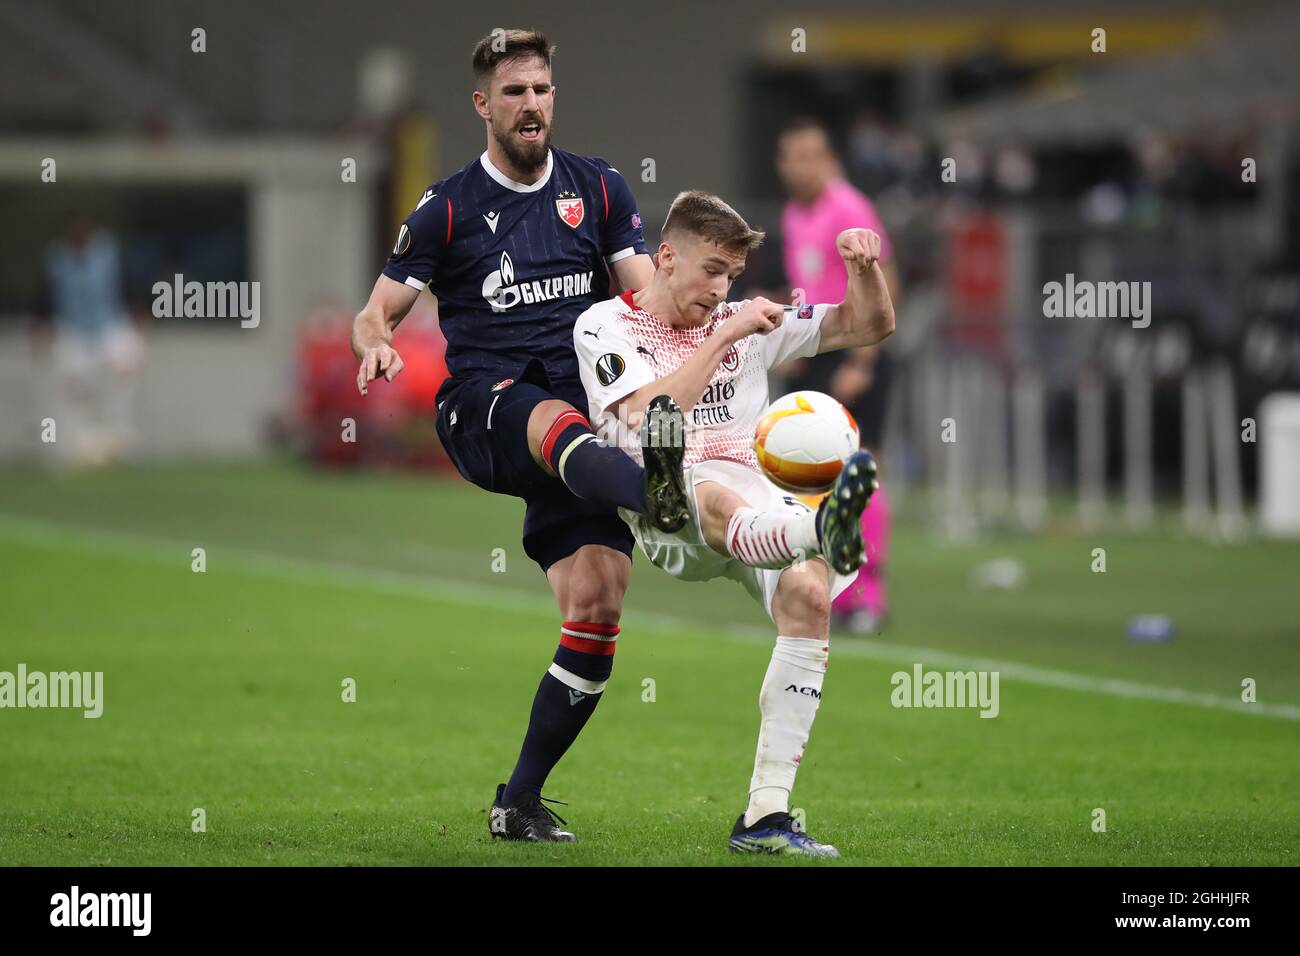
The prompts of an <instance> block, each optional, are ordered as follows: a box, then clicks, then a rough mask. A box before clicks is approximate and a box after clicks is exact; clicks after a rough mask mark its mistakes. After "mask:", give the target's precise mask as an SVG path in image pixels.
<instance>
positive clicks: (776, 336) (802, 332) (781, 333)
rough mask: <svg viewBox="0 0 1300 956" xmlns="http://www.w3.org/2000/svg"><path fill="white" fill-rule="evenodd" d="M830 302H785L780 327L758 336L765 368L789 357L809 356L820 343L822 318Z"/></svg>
mask: <svg viewBox="0 0 1300 956" xmlns="http://www.w3.org/2000/svg"><path fill="white" fill-rule="evenodd" d="M829 309H830V306H829V305H787V306H786V307H785V315H783V316H782V317H781V327H780V328H779V329H777V330H775V331H773V332H769V333H768V334H767V335H761V336H759V341H760V342H761V343H762V345H763V359H764V361H765V362H766V363H767V367H768V368H773V367H775V366H777V365H780V364H781V363H782V362H785V361H788V360H789V359H792V358H811V357H812V356H814V355H816V354H817V350H818V349H819V348H820V347H821V339H822V322H823V321H824V320H825V318H826V312H827V311H828V310H829Z"/></svg>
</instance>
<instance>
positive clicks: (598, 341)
mask: <svg viewBox="0 0 1300 956" xmlns="http://www.w3.org/2000/svg"><path fill="white" fill-rule="evenodd" d="M620 325H621V323H620V321H619V319H618V318H617V316H616V313H613V312H611V311H610V309H609V308H608V307H607V306H604V304H603V303H602V304H600V305H594V306H592V307H591V308H590V309H588V310H587V311H586V312H584V313H582V315H580V316H578V321H577V322H575V323H574V325H573V348H574V351H576V352H577V354H578V371H579V374H580V375H581V376H582V387H583V388H584V389H585V390H586V392H587V399H588V401H589V402H590V403H591V411H592V415H593V416H594V417H599V416H600V415H603V414H604V413H605V411H606V410H607V409H609V408H610V406H612V405H616V404H617V403H618V401H619V399H622V398H625V397H626V396H628V395H630V394H632V393H633V392H635V391H636V390H637V389H638V388H640V387H641V386H642V385H649V384H650V383H651V382H653V381H654V380H655V379H656V378H658V376H657V375H656V374H655V372H654V369H652V368H651V367H650V365H649V364H648V363H647V362H646V361H645V359H643V358H641V356H640V355H638V354H637V351H636V345H635V343H633V341H632V340H631V339H630V338H629V337H628V336H627V335H626V334H624V332H623V331H622V329H621V328H620Z"/></svg>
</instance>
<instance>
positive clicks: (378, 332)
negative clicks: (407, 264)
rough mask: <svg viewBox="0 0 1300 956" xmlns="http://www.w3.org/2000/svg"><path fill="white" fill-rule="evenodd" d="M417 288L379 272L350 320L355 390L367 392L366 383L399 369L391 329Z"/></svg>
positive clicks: (393, 374) (412, 300)
mask: <svg viewBox="0 0 1300 956" xmlns="http://www.w3.org/2000/svg"><path fill="white" fill-rule="evenodd" d="M419 295H420V290H419V289H416V288H413V287H412V286H409V285H406V284H404V283H401V282H396V281H394V280H393V279H390V278H389V277H388V276H386V275H381V276H380V277H379V280H378V281H377V282H376V283H375V287H374V289H373V290H372V291H371V293H370V301H368V302H367V303H366V305H365V308H363V309H362V310H361V311H360V312H358V313H357V317H356V318H355V319H353V320H352V354H353V355H355V356H356V357H357V361H358V362H360V363H361V367H360V368H359V369H358V370H357V390H358V391H359V392H361V394H362V395H365V394H366V390H367V386H368V384H369V383H370V382H371V381H372V380H374V379H376V378H378V377H379V376H380V375H383V376H384V378H386V379H387V380H388V381H390V382H391V381H392V380H393V379H394V378H396V377H397V373H398V372H400V371H401V370H402V365H403V363H402V357H401V356H400V355H398V354H397V350H396V349H394V348H393V347H392V341H393V330H394V329H396V328H397V323H399V322H401V321H402V319H404V318H405V317H406V313H407V312H409V311H411V306H412V305H414V304H415V300H416V298H418V297H419Z"/></svg>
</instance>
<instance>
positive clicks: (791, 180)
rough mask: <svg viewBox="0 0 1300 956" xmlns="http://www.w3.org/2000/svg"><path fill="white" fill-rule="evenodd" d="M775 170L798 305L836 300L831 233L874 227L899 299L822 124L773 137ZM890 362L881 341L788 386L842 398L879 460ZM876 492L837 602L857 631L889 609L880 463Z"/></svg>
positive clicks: (844, 621) (813, 363)
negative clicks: (860, 560)
mask: <svg viewBox="0 0 1300 956" xmlns="http://www.w3.org/2000/svg"><path fill="white" fill-rule="evenodd" d="M776 167H777V172H778V173H779V174H780V176H781V180H782V182H783V183H784V184H785V189H786V192H787V193H788V194H789V196H790V200H789V202H787V203H786V204H785V208H784V209H783V210H782V214H781V234H782V239H783V246H784V255H785V272H786V277H787V278H788V279H789V281H790V285H791V286H792V287H793V288H794V289H800V290H802V299H801V301H803V302H839V301H840V300H841V299H843V298H844V291H845V288H846V286H847V284H848V275H847V273H846V272H845V269H844V260H843V259H841V258H840V256H839V254H838V253H837V252H836V251H835V237H836V236H837V235H839V233H840V232H842V231H843V230H845V229H850V228H854V227H861V228H866V229H871V230H873V231H875V232H876V233H878V234H879V235H880V238H881V247H882V254H881V257H880V265H881V268H882V269H883V271H884V273H885V280H886V282H887V283H888V285H889V294H890V296H891V297H892V298H893V301H894V302H895V304H897V302H898V269H897V268H896V266H895V265H894V262H893V249H892V247H891V245H890V241H889V234H888V232H887V231H886V230H885V227H884V224H883V223H882V222H881V221H880V217H879V216H878V215H877V214H876V210H875V208H874V207H873V206H872V205H871V201H870V200H869V199H867V197H866V196H864V195H863V194H862V193H861V192H859V191H858V190H857V189H856V188H854V187H853V185H852V184H850V183H849V182H848V181H847V180H845V178H844V172H843V168H842V167H841V165H840V161H839V158H838V157H837V156H836V155H835V152H834V150H833V148H832V147H831V142H830V137H829V135H828V134H827V132H826V130H825V128H824V127H822V126H821V125H820V124H819V123H817V122H816V121H813V120H798V121H796V122H794V123H792V124H791V125H790V126H788V127H786V129H785V130H783V131H782V133H781V135H780V138H779V139H778V141H777V156H776ZM892 371H893V367H892V362H891V360H890V359H889V357H888V354H887V353H886V352H884V351H883V347H882V346H870V347H867V348H860V349H851V350H847V351H844V352H832V353H828V354H825V355H819V356H816V357H815V358H812V359H808V360H806V361H805V362H803V363H801V364H800V365H799V366H798V367H795V366H793V365H792V366H791V369H790V375H789V378H790V386H791V388H794V389H815V390H817V391H820V392H826V393H828V394H830V395H832V396H833V397H835V398H836V399H838V400H839V401H840V403H841V404H843V405H844V406H845V407H846V408H848V409H849V411H850V412H852V413H853V417H854V418H855V419H857V422H858V428H859V431H860V435H861V439H862V444H863V447H865V448H867V449H868V450H869V451H870V452H871V453H872V454H873V455H875V457H876V459H877V461H879V460H880V442H881V432H882V431H883V428H884V420H885V403H886V400H887V397H888V393H889V387H890V380H891V378H892ZM881 465H882V477H881V482H880V489H879V490H878V491H877V492H876V493H875V494H874V495H873V496H872V499H871V504H870V505H869V506H868V507H867V510H866V511H864V512H863V514H862V536H863V539H864V540H865V542H866V546H867V563H866V564H865V565H863V567H862V570H861V571H859V572H858V580H857V581H856V582H854V584H853V586H851V587H850V588H848V590H846V591H844V593H842V594H841V595H840V596H839V597H838V598H836V599H835V602H834V604H833V605H832V612H833V615H834V618H835V623H836V624H837V625H838V626H839V627H840V628H847V629H849V630H852V631H857V632H861V633H874V632H876V631H879V630H880V629H881V627H882V626H883V622H884V619H885V615H886V612H887V610H888V609H887V603H886V595H885V566H886V563H887V560H888V554H889V525H890V518H889V497H888V493H887V492H888V482H887V481H886V480H885V479H884V474H883V465H884V463H883V462H881Z"/></svg>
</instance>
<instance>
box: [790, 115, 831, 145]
mask: <svg viewBox="0 0 1300 956" xmlns="http://www.w3.org/2000/svg"><path fill="white" fill-rule="evenodd" d="M811 132H818V133H821V134H822V135H823V136H825V137H826V142H827V143H830V142H831V131H830V130H829V129H827V128H826V124H825V123H823V122H822V121H821V120H819V119H813V117H811V116H796V117H794V119H791V120H789V121H788V122H786V123H785V125H783V126H782V127H781V131H780V132H779V133H777V139H782V138H784V137H786V136H788V135H789V134H791V133H811Z"/></svg>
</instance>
